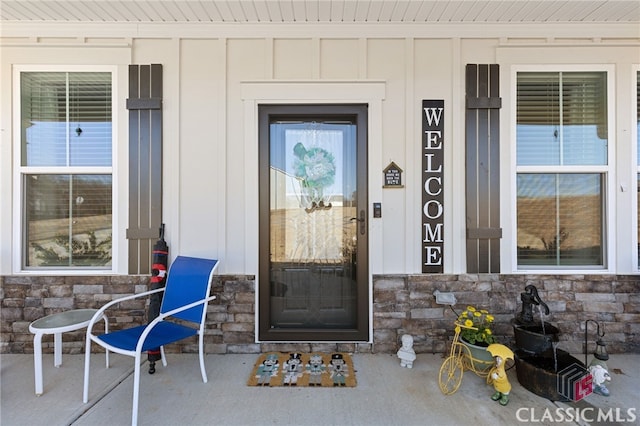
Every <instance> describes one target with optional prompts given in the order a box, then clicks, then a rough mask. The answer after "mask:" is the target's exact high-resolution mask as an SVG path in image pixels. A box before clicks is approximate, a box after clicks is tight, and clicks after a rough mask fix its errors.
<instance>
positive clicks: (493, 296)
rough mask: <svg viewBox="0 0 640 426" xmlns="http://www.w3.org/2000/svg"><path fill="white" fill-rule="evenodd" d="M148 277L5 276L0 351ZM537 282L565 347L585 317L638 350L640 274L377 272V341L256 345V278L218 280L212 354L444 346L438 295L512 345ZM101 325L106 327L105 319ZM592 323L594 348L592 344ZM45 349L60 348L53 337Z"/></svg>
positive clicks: (127, 321)
mask: <svg viewBox="0 0 640 426" xmlns="http://www.w3.org/2000/svg"><path fill="white" fill-rule="evenodd" d="M148 281H149V277H148V276H92V277H86V276H83V277H80V276H0V314H1V321H0V353H32V352H33V335H32V334H31V333H29V323H30V322H31V321H34V320H36V319H38V318H41V317H43V316H45V315H49V314H52V313H55V312H60V311H63V310H68V309H80V308H98V307H100V306H102V305H103V304H104V303H106V302H108V301H110V300H113V299H115V298H118V297H122V296H125V295H129V294H133V293H140V292H143V291H146V290H147V288H148ZM528 284H533V285H535V286H536V287H537V288H538V290H539V293H540V297H541V299H542V300H543V301H544V302H545V303H546V304H547V305H548V306H549V309H550V310H551V314H550V315H549V316H548V317H545V320H546V321H548V322H550V323H552V324H553V325H555V326H557V327H558V328H559V329H560V332H561V334H560V336H559V338H560V342H559V345H558V347H559V348H561V349H564V350H567V351H569V352H571V353H582V352H583V344H584V324H585V320H587V319H593V320H596V321H598V322H599V323H600V324H601V327H604V330H605V332H606V335H605V337H604V340H605V341H606V342H607V350H608V351H609V352H610V353H620V352H640V276H637V275H634V276H631V275H498V274H462V275H442V274H439V275H435V274H433V275H432V274H423V275H378V276H374V277H373V285H374V289H373V297H374V300H373V328H374V331H373V334H374V335H373V344H354V343H326V344H324V343H290V344H286V343H255V342H254V332H255V279H254V277H253V276H229V275H224V276H217V277H216V278H215V282H214V284H213V288H212V293H213V294H216V295H217V296H218V299H216V300H215V301H213V302H212V303H211V304H210V305H209V312H208V315H207V328H206V336H205V351H206V353H260V352H267V351H274V350H276V351H290V350H296V351H347V352H358V351H359V352H379V353H395V352H396V351H397V350H398V348H399V347H400V338H401V336H402V335H403V334H405V333H408V334H411V335H413V337H414V349H415V350H416V352H418V353H424V352H434V353H435V352H444V351H445V347H446V345H447V342H448V341H450V340H451V337H452V335H453V321H454V319H455V318H456V315H455V314H454V312H452V310H451V309H450V308H449V307H447V306H442V305H438V304H436V303H435V299H434V296H433V292H434V291H435V290H436V289H437V290H440V291H442V292H453V293H454V294H455V296H456V298H457V304H456V306H454V309H455V311H457V312H458V313H459V312H460V311H462V310H463V309H464V308H465V307H466V306H467V305H468V304H472V305H474V306H476V307H478V308H480V309H487V310H489V311H490V312H491V313H492V314H493V315H494V316H495V317H496V327H495V334H496V335H497V336H498V338H499V340H500V341H501V342H502V343H505V344H508V345H512V343H513V331H512V327H511V324H510V322H511V320H512V319H513V318H514V316H515V314H516V313H517V312H519V311H520V308H521V303H520V293H521V292H523V291H524V288H525V286H526V285H528ZM109 312H110V314H109V319H110V327H111V329H112V330H116V329H118V328H122V327H124V326H132V325H139V324H143V323H145V322H146V302H145V301H129V302H126V303H124V304H123V305H122V306H120V308H119V309H117V310H111V311H109ZM98 327H102V323H99V325H98ZM595 332H596V331H595V326H594V325H593V324H590V328H589V336H590V337H589V344H590V348H589V350H590V351H593V349H594V347H595V343H594V342H595ZM63 341H64V342H65V343H64V352H65V353H81V352H82V350H83V349H82V348H83V345H84V332H83V331H77V332H71V333H65V334H64V336H63ZM43 351H44V352H49V353H52V352H53V338H52V336H45V337H44V338H43ZM166 351H167V352H197V341H196V338H195V337H194V338H191V340H185V341H184V342H182V343H178V344H174V345H170V346H168V347H167V348H166Z"/></svg>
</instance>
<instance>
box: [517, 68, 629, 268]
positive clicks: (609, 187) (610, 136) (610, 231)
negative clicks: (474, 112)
mask: <svg viewBox="0 0 640 426" xmlns="http://www.w3.org/2000/svg"><path fill="white" fill-rule="evenodd" d="M519 72H606V75H607V126H608V128H607V142H608V146H607V164H606V165H589V166H563V168H562V173H565V172H576V173H603V174H604V175H605V186H604V191H605V194H604V197H605V200H604V205H605V212H604V218H603V233H604V236H603V245H604V247H603V261H604V265H603V266H598V265H594V266H583V267H581V268H567V267H544V266H541V267H540V268H530V267H528V266H523V267H521V266H519V265H518V223H517V213H518V212H517V185H516V178H517V175H518V173H545V172H547V173H558V166H555V165H554V166H518V165H517V164H516V162H517V139H516V126H517V123H516V121H517V120H516V116H517V83H518V75H517V74H518V73H519ZM615 77H616V74H615V66H614V65H603V64H592V65H588V64H583V65H566V64H544V65H513V66H512V67H511V76H510V81H511V83H510V88H509V89H510V98H511V99H510V100H511V103H510V111H511V116H510V117H511V120H510V123H509V126H510V129H509V132H510V138H509V140H510V141H513V143H512V146H511V158H510V166H511V170H510V173H509V174H510V177H511V182H513V184H512V185H511V194H510V200H509V202H510V204H509V205H510V206H511V208H510V210H511V211H510V214H511V218H510V219H511V224H512V232H511V241H510V247H511V265H512V270H513V272H514V273H525V274H526V273H532V274H545V273H553V274H584V273H610V272H611V271H613V270H615V265H616V246H615V230H616V223H615V220H616V214H615V212H616V210H615V198H616V196H615V195H616V192H615V183H616V182H617V179H616V173H615V172H616V155H615V154H616V153H615V147H616V133H615V105H616V98H615V93H616V89H615Z"/></svg>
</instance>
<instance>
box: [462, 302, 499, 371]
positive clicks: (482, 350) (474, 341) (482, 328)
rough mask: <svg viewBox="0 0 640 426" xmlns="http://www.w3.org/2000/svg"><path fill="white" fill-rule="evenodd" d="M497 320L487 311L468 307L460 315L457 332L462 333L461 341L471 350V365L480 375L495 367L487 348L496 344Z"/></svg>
mask: <svg viewBox="0 0 640 426" xmlns="http://www.w3.org/2000/svg"><path fill="white" fill-rule="evenodd" d="M494 320H495V318H494V317H493V315H491V314H490V313H489V311H487V310H486V309H476V307H475V306H467V309H465V310H464V311H463V312H462V313H461V314H460V315H458V320H457V325H456V328H458V327H459V329H456V332H458V331H459V332H460V337H461V339H460V341H461V342H462V344H464V345H465V346H466V347H467V349H469V354H470V358H471V359H470V364H471V366H472V367H473V369H474V370H475V371H476V372H478V373H486V372H488V371H489V369H491V367H492V366H493V356H491V353H490V352H489V351H487V350H486V348H487V347H488V346H489V345H490V344H492V343H495V342H496V338H495V336H494V334H493V330H492V328H491V327H492V326H493V322H494Z"/></svg>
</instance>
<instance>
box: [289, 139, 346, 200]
mask: <svg viewBox="0 0 640 426" xmlns="http://www.w3.org/2000/svg"><path fill="white" fill-rule="evenodd" d="M293 153H294V154H295V156H296V157H295V159H294V160H293V170H294V172H295V175H296V177H299V178H301V179H302V185H303V186H304V187H307V188H318V189H322V188H324V187H327V186H330V185H332V184H333V182H334V180H335V176H336V164H335V159H334V158H333V154H331V153H330V152H329V151H327V150H326V149H323V148H318V147H313V148H309V149H306V148H305V147H304V145H302V142H298V143H297V144H296V145H295V146H294V147H293Z"/></svg>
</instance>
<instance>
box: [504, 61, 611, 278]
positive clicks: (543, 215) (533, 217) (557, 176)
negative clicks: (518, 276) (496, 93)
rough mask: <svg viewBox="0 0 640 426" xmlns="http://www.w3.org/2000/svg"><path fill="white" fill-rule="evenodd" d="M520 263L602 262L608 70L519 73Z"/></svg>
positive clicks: (548, 265) (533, 265) (543, 265)
mask: <svg viewBox="0 0 640 426" xmlns="http://www.w3.org/2000/svg"><path fill="white" fill-rule="evenodd" d="M516 114H517V118H516V174H517V178H516V188H517V189H516V190H517V197H516V209H517V219H516V220H517V246H518V250H517V263H518V268H519V269H535V268H540V269H562V268H565V269H570V268H572V267H573V268H575V267H576V266H579V267H580V268H584V267H587V268H590V267H591V268H603V267H606V250H605V235H606V232H605V217H606V208H605V206H606V196H607V191H606V188H607V177H608V171H609V170H608V162H609V152H608V151H609V141H608V113H607V73H606V72H518V73H517V87H516Z"/></svg>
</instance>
